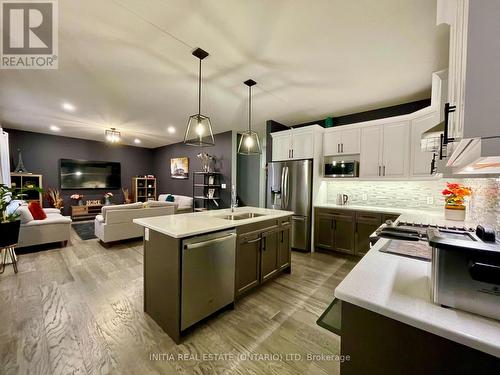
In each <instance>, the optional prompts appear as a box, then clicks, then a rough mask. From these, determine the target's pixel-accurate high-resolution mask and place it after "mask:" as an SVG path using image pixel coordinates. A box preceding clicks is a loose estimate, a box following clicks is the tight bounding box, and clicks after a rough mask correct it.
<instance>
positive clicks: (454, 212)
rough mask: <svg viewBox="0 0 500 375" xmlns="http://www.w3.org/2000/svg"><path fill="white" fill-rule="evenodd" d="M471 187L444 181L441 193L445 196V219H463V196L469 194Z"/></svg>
mask: <svg viewBox="0 0 500 375" xmlns="http://www.w3.org/2000/svg"><path fill="white" fill-rule="evenodd" d="M471 193H472V192H471V189H470V188H468V187H465V186H464V185H462V184H457V183H449V182H447V183H446V189H444V190H443V191H442V192H441V194H442V195H444V197H445V202H446V203H445V206H444V217H445V219H446V220H456V221H464V220H465V204H464V198H465V197H468V196H470V195H471Z"/></svg>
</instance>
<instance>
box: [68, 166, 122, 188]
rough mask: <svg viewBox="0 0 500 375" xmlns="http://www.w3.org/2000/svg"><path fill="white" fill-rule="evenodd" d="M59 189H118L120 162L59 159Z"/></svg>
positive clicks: (119, 185) (119, 183)
mask: <svg viewBox="0 0 500 375" xmlns="http://www.w3.org/2000/svg"><path fill="white" fill-rule="evenodd" d="M59 172H60V176H61V189H120V188H121V168H120V163H115V162H109V161H88V160H72V159H61V160H60V165H59Z"/></svg>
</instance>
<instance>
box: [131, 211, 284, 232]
mask: <svg viewBox="0 0 500 375" xmlns="http://www.w3.org/2000/svg"><path fill="white" fill-rule="evenodd" d="M245 212H253V213H258V214H263V216H258V217H254V218H250V219H242V220H226V219H222V218H220V217H219V216H223V215H227V214H230V213H231V209H229V208H228V209H223V210H213V211H204V212H193V213H188V214H179V215H165V216H155V217H147V218H141V219H134V220H133V221H134V223H136V224H139V225H142V226H143V227H146V228H149V229H151V230H154V231H157V232H160V233H163V234H166V235H167V236H170V237H173V238H185V237H190V236H195V235H198V234H203V233H209V232H215V231H218V230H224V229H229V228H235V227H238V226H240V225H246V224H250V223H256V222H259V221H265V220H272V219H277V218H280V217H286V216H291V215H293V212H291V211H282V210H271V209H268V208H259V207H237V208H235V209H234V214H241V213H245Z"/></svg>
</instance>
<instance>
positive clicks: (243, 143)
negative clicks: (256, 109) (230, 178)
mask: <svg viewBox="0 0 500 375" xmlns="http://www.w3.org/2000/svg"><path fill="white" fill-rule="evenodd" d="M243 83H244V84H245V85H247V86H248V130H246V131H244V132H243V133H242V134H241V139H240V144H239V145H238V154H241V155H259V154H260V153H261V148H260V141H259V133H257V132H256V131H253V130H252V86H253V85H255V84H257V82H255V81H254V80H252V79H249V80H247V81H245V82H243Z"/></svg>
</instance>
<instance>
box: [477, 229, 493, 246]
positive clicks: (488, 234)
mask: <svg viewBox="0 0 500 375" xmlns="http://www.w3.org/2000/svg"><path fill="white" fill-rule="evenodd" d="M476 235H477V236H478V237H479V238H480V239H482V240H483V241H484V242H495V230H494V229H493V227H491V226H489V225H478V226H477V228H476Z"/></svg>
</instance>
